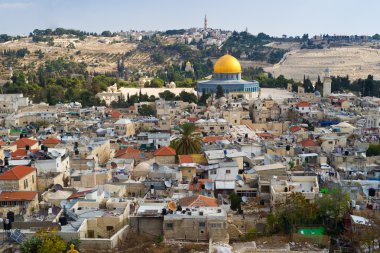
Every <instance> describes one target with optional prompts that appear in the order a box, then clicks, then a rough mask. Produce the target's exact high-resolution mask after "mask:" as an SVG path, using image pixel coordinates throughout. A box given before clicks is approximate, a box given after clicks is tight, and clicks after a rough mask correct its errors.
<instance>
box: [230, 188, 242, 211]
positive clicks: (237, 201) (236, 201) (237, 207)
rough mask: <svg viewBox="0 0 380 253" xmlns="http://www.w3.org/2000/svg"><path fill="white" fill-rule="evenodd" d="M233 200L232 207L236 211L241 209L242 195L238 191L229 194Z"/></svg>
mask: <svg viewBox="0 0 380 253" xmlns="http://www.w3.org/2000/svg"><path fill="white" fill-rule="evenodd" d="M229 199H230V201H231V209H232V210H234V211H239V212H240V211H241V197H240V196H239V195H237V194H236V193H234V192H233V193H231V194H230V196H229Z"/></svg>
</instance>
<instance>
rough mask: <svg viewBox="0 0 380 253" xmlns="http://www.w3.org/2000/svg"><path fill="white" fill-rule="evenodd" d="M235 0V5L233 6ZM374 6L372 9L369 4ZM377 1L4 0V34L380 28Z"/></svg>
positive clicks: (0, 9) (365, 31)
mask: <svg viewBox="0 0 380 253" xmlns="http://www.w3.org/2000/svg"><path fill="white" fill-rule="evenodd" d="M231 5H232V6H231ZM368 7H370V8H368ZM378 9H380V2H378V1H375V0H366V1H364V3H363V1H361V2H359V1H357V0H335V1H328V0H321V1H318V2H311V1H301V0H289V1H279V0H268V1H265V2H262V1H256V0H254V1H247V0H240V1H235V2H230V1H224V0H223V1H215V0H211V1H207V2H205V1H200V0H195V1H192V2H191V3H190V2H189V3H186V2H184V3H178V2H176V1H174V0H163V1H149V0H142V1H118V0H110V1H100V0H95V1H88V0H84V1H79V2H77V1H73V0H68V1H47V0H30V1H28V0H17V1H9V0H7V1H3V0H0V23H1V24H4V25H2V26H1V28H0V33H1V34H3V33H6V34H10V35H18V34H28V33H29V32H31V31H33V30H34V29H47V28H51V29H55V28H57V27H63V28H68V29H69V28H71V29H77V30H84V31H88V32H98V33H99V32H101V31H104V30H110V31H113V32H114V31H120V30H124V31H125V30H131V29H133V30H169V29H181V28H191V27H203V19H204V16H205V15H206V14H207V18H208V26H209V27H211V28H220V29H224V30H236V31H243V30H245V29H246V28H248V31H249V32H250V33H252V34H257V33H259V32H264V33H267V34H270V35H273V36H281V35H283V34H286V35H289V36H297V35H302V34H304V33H308V34H309V35H318V34H344V35H351V34H358V35H373V34H376V33H380V31H379V30H378V29H377V27H379V26H380V18H379V17H378V16H377V15H376V10H378Z"/></svg>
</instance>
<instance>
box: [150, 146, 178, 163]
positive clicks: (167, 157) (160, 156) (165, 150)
mask: <svg viewBox="0 0 380 253" xmlns="http://www.w3.org/2000/svg"><path fill="white" fill-rule="evenodd" d="M175 156H176V151H175V150H174V149H173V148H171V147H161V148H159V149H157V150H156V151H155V152H154V159H155V161H156V163H158V164H175Z"/></svg>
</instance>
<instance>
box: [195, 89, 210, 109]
mask: <svg viewBox="0 0 380 253" xmlns="http://www.w3.org/2000/svg"><path fill="white" fill-rule="evenodd" d="M210 96H211V94H209V93H206V92H202V95H201V97H200V98H199V100H198V105H201V106H206V105H207V99H208V98H209V97H210Z"/></svg>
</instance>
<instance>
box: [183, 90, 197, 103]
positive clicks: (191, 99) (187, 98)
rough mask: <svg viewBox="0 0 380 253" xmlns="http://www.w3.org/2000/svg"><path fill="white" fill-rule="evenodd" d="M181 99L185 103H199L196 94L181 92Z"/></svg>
mask: <svg viewBox="0 0 380 253" xmlns="http://www.w3.org/2000/svg"><path fill="white" fill-rule="evenodd" d="M179 97H180V98H181V100H182V101H183V102H188V103H197V96H196V95H195V94H194V93H190V92H186V91H181V93H179Z"/></svg>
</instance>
